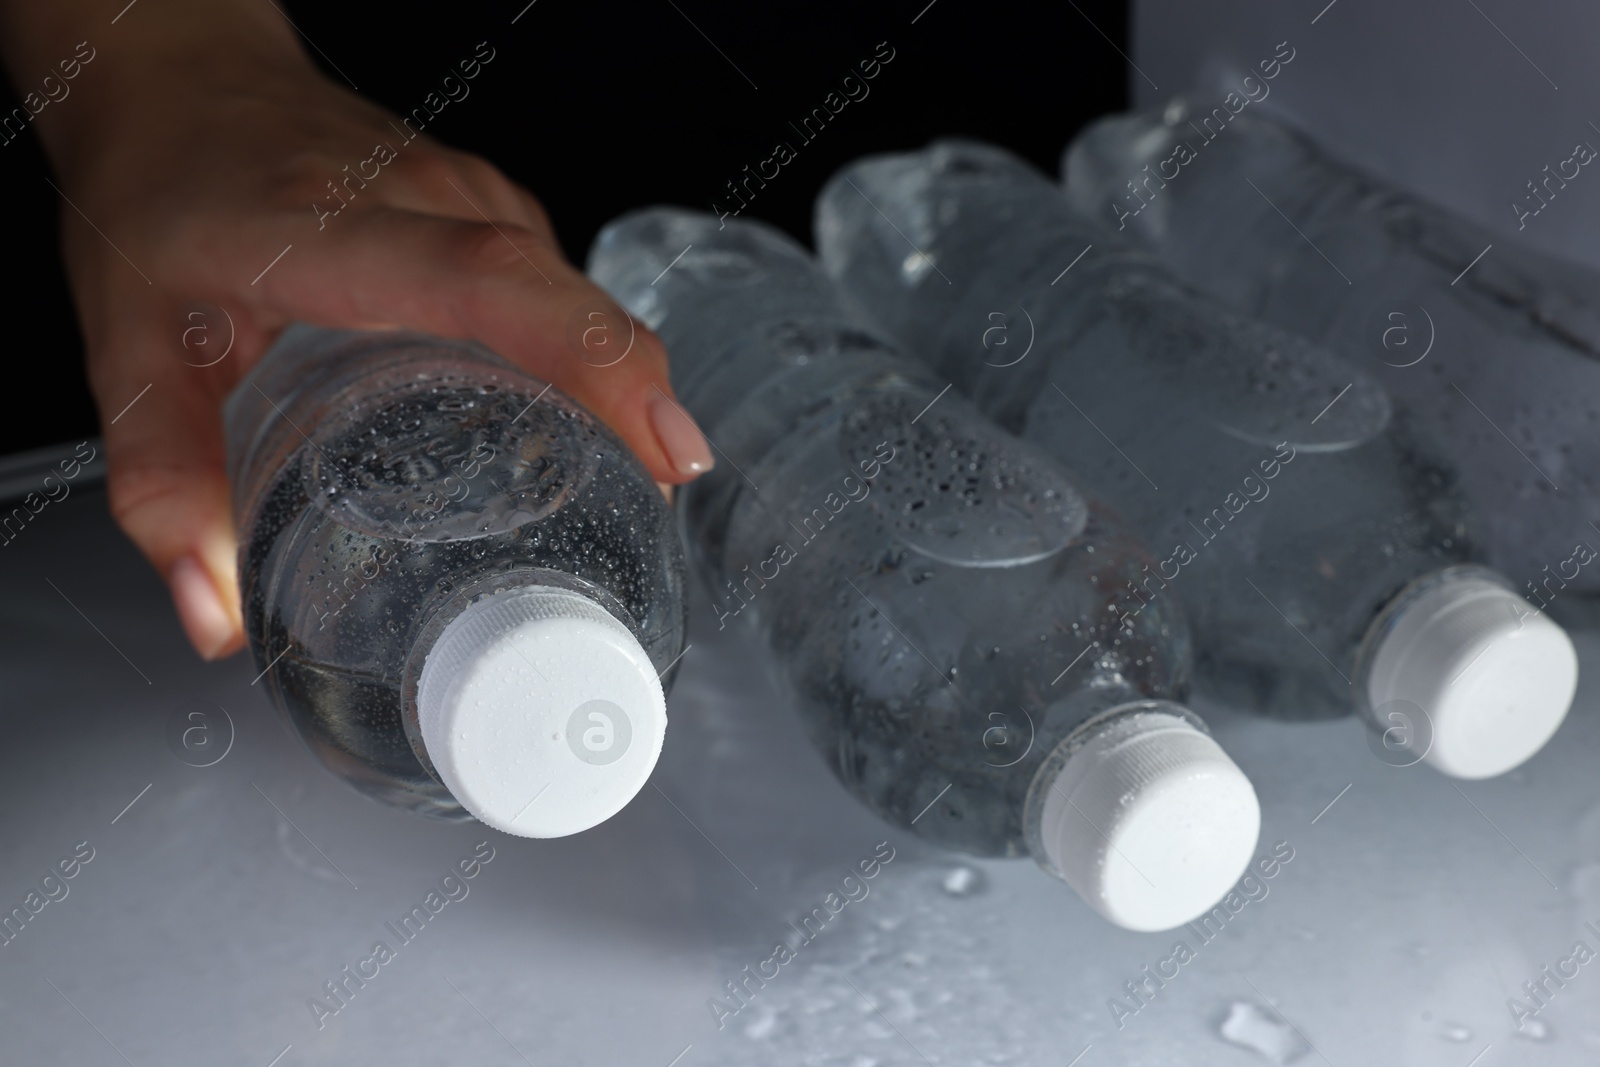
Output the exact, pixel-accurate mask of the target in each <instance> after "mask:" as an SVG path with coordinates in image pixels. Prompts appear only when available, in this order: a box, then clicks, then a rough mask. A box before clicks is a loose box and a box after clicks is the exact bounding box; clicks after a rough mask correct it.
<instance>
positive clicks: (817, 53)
mask: <svg viewBox="0 0 1600 1067" xmlns="http://www.w3.org/2000/svg"><path fill="white" fill-rule="evenodd" d="M526 5H527V0H510V2H506V3H500V2H497V3H492V4H481V5H479V4H466V3H458V4H453V5H452V4H438V3H431V4H422V3H416V2H392V0H388V2H384V3H375V2H353V0H352V2H346V3H340V4H329V3H321V4H316V3H310V2H306V0H302V2H298V3H280V6H281V7H283V8H284V10H286V11H287V12H288V13H289V15H290V17H292V18H293V20H294V22H295V24H296V25H297V26H298V27H299V29H300V30H301V32H302V34H303V36H304V37H305V38H307V39H308V40H309V41H311V42H313V43H314V46H315V47H309V48H308V51H310V53H311V54H312V56H313V57H314V58H316V59H317V60H318V61H319V62H320V63H322V65H323V67H324V69H325V70H327V71H328V73H329V74H330V76H331V77H334V78H341V74H340V73H339V72H342V74H343V79H341V80H347V81H348V82H353V83H354V84H355V85H356V86H357V87H358V89H359V91H360V92H361V93H363V94H364V95H366V96H368V97H370V98H371V99H374V100H376V101H378V102H380V103H382V104H384V105H385V106H387V107H389V108H391V109H392V110H395V111H400V112H407V111H410V110H411V109H412V108H413V107H416V106H418V105H420V104H421V103H422V98H423V97H424V96H425V95H426V94H427V93H429V92H430V91H433V90H435V89H436V88H437V87H438V83H439V81H440V79H442V78H443V77H444V76H445V75H446V74H449V73H451V72H452V71H453V70H454V68H455V64H456V63H457V61H458V60H460V59H464V58H467V57H469V56H470V55H472V53H473V51H474V49H475V48H476V46H477V45H478V42H480V41H487V42H488V44H489V46H490V47H492V48H494V49H495V52H496V55H495V58H494V60H493V61H492V62H491V63H490V64H489V65H488V66H487V67H485V68H484V70H483V72H482V73H481V74H480V75H479V76H478V78H477V79H475V80H474V81H473V82H471V83H470V85H471V87H472V91H471V93H470V95H469V96H468V97H467V98H465V99H464V100H461V101H459V102H453V103H451V104H450V105H449V106H447V107H446V108H445V109H444V110H443V112H442V113H441V114H440V115H439V117H438V119H437V120H435V121H434V122H433V123H431V124H430V125H429V127H428V132H429V133H430V134H432V135H433V136H435V137H437V138H439V139H441V140H443V141H445V142H446V143H448V144H451V145H454V146H456V147H458V148H463V149H468V150H471V151H474V152H477V153H479V154H481V155H483V156H485V157H487V158H488V159H490V160H491V161H493V162H494V163H495V164H497V165H498V166H499V167H500V168H501V169H502V170H504V171H505V172H506V173H507V174H509V175H510V176H511V177H512V178H513V179H515V180H517V181H520V182H522V183H523V184H524V185H526V186H528V187H529V188H530V189H532V190H533V191H534V193H535V194H536V195H537V196H538V197H539V198H540V200H541V201H543V203H544V205H545V207H546V209H547V210H548V211H549V213H550V215H551V217H552V219H553V221H554V223H555V226H556V230H557V232H558V234H559V235H560V238H561V241H562V244H563V245H564V246H565V248H566V251H567V254H568V256H570V257H571V258H573V259H574V260H576V261H580V262H581V259H582V256H583V254H584V252H585V250H586V249H587V247H588V244H589V241H590V240H591V239H592V238H593V236H594V234H595V232H596V231H597V230H598V229H599V228H600V226H602V225H603V224H604V223H605V222H606V221H607V220H608V219H610V218H611V217H613V216H615V215H617V214H619V213H621V212H623V211H625V210H627V209H629V208H632V207H637V206H640V205H643V204H650V203H659V202H673V203H681V204H686V205H689V206H692V207H700V208H703V209H706V210H710V208H711V202H712V200H713V199H714V198H715V199H718V200H719V201H723V202H728V201H727V197H726V194H725V192H724V189H725V183H726V182H728V181H729V180H731V179H735V178H738V177H740V176H741V173H742V168H743V167H744V166H745V165H746V164H749V165H750V167H751V168H752V170H753V169H754V167H755V166H756V164H757V163H758V162H760V161H761V160H763V159H766V158H767V157H769V156H770V155H771V154H772V149H773V146H774V145H775V144H776V143H777V142H778V141H780V140H787V141H788V142H789V143H790V144H791V145H792V146H794V148H795V149H796V150H797V151H798V157H797V158H796V159H794V160H793V161H792V162H790V163H789V164H788V165H786V166H784V167H783V168H782V170H781V171H780V172H779V174H778V176H777V177H776V178H774V179H771V180H769V181H768V183H767V186H766V188H764V189H762V190H760V191H759V193H758V194H757V196H756V197H755V198H754V199H753V200H752V201H751V202H750V206H749V209H748V211H747V212H746V214H747V215H750V216H754V217H758V218H762V219H765V220H767V221H769V222H773V223H776V224H777V225H779V226H781V227H782V228H784V229H785V230H788V231H789V232H790V233H792V234H794V235H795V236H797V237H800V238H801V239H802V240H805V241H806V242H807V243H809V242H810V213H811V200H812V197H813V196H815V194H816V192H817V190H818V188H820V186H821V184H822V182H823V180H824V179H825V178H826V177H827V176H828V175H829V174H831V173H832V172H833V171H834V170H835V169H836V168H837V167H839V166H840V165H842V164H843V163H845V162H847V161H848V160H850V159H853V158H855V157H856V156H859V155H862V154H864V153H867V152H875V151H889V150H896V149H904V148H912V147H917V146H920V145H922V144H924V143H926V142H927V141H929V140H930V139H932V138H934V137H937V136H941V135H946V134H962V135H967V136H973V137H980V138H983V139H986V140H990V141H995V142H998V143H1000V144H1003V145H1006V146H1007V147H1009V148H1011V149H1013V150H1015V151H1018V152H1020V153H1021V154H1023V155H1024V156H1026V157H1028V158H1029V159H1031V160H1033V161H1034V162H1035V163H1036V164H1038V165H1039V166H1041V167H1043V168H1045V169H1046V170H1047V171H1050V172H1052V173H1053V172H1054V170H1055V166H1056V156H1057V153H1058V152H1059V151H1060V149H1061V147H1062V146H1063V145H1064V144H1065V143H1066V141H1067V139H1068V137H1070V136H1071V134H1072V133H1073V131H1075V130H1076V129H1077V128H1078V127H1079V126H1081V125H1082V124H1083V123H1084V122H1086V121H1087V120H1089V119H1091V118H1093V117H1095V116H1096V115H1099V114H1102V113H1104V112H1106V111H1112V110H1117V109H1120V108H1123V107H1125V106H1126V100H1127V88H1126V86H1127V66H1126V64H1125V63H1124V61H1123V59H1122V56H1120V55H1119V54H1118V51H1119V50H1120V51H1122V52H1126V51H1127V43H1126V38H1127V22H1128V16H1127V8H1126V4H1124V3H1105V2H1096V0H1077V5H1076V6H1074V5H1073V3H1065V4H1061V3H1051V4H1031V3H1004V2H1002V3H994V2H985V3H976V2H974V0H935V2H934V3H933V4H932V5H931V6H930V5H928V3H927V0H894V2H892V3H882V4H874V5H871V6H870V7H868V6H867V5H864V4H861V3H859V2H856V3H845V2H810V3H796V2H793V0H767V2H764V3H749V2H744V3H731V2H727V0H638V2H628V3H618V2H616V0H612V2H609V3H600V2H595V0H587V2H585V0H536V2H535V3H533V4H532V5H531V6H526ZM519 12H520V13H521V14H520V17H518V16H519ZM130 17H131V16H130ZM513 18H516V20H517V21H516V22H515V24H514V25H513V24H512V19H513ZM913 19H915V20H916V21H915V22H914V23H913V21H912V20H913ZM691 20H692V22H691ZM697 27H698V29H697ZM1102 34H1103V35H1104V36H1102ZM708 37H709V39H710V42H715V43H714V45H713V44H712V43H709V42H708V40H707V38H708ZM1107 38H1109V40H1108V39H1107ZM884 41H886V42H888V46H889V47H890V48H893V49H894V58H893V60H892V61H891V62H890V63H889V64H887V65H886V66H884V67H883V68H882V69H881V70H880V72H879V74H878V76H877V77H876V78H874V79H873V80H872V81H870V82H868V83H867V85H868V88H869V89H870V92H869V94H868V95H867V96H866V97H865V98H864V99H862V100H859V101H855V102H852V103H850V104H849V105H847V106H846V107H845V108H844V109H843V110H842V111H841V112H840V113H839V114H838V115H837V116H835V117H834V118H833V119H832V120H831V121H830V122H829V123H828V125H827V127H826V128H825V129H824V130H823V132H822V133H821V134H820V135H817V136H816V138H815V139H814V140H813V141H811V142H810V143H807V144H802V143H801V142H800V138H799V137H798V136H797V135H796V134H795V133H794V132H793V131H792V130H791V129H790V127H789V123H790V122H791V121H793V122H795V123H796V124H797V125H798V123H799V120H800V119H801V117H802V116H804V115H806V114H807V113H809V112H810V110H811V109H812V108H814V107H818V106H821V104H822V100H823V97H824V96H826V95H827V94H828V93H829V92H830V91H832V90H835V89H837V87H838V83H839V80H840V79H841V78H842V77H844V75H846V74H848V73H854V72H855V68H856V64H857V62H858V61H859V60H863V59H868V58H870V57H872V55H873V53H874V51H875V50H876V49H877V46H878V44H879V42H884ZM719 49H720V53H719ZM319 52H320V53H321V54H320V55H319ZM330 63H331V64H333V65H336V67H337V71H335V70H334V69H332V67H330V65H329V64H330ZM736 66H737V69H735V68H736ZM741 71H742V73H741ZM857 91H858V93H859V90H857ZM5 95H6V96H8V97H12V96H13V95H14V94H13V93H12V90H11V87H10V86H9V84H8V85H7V86H6V90H5ZM16 103H17V102H16V100H15V99H14V98H13V99H9V100H6V101H5V103H4V109H5V110H7V111H9V110H10V108H11V107H14V106H16ZM48 173H49V171H48V170H47V168H46V164H45V161H44V157H43V154H42V153H41V151H40V149H39V144H38V140H37V138H36V137H35V136H34V134H33V133H31V132H29V133H28V134H26V135H25V136H24V137H23V138H21V139H19V140H17V141H15V142H13V143H11V144H10V145H7V146H5V147H4V148H3V149H0V196H3V199H0V202H3V203H5V204H7V205H10V206H11V208H12V211H11V212H10V213H9V219H8V222H9V226H8V232H7V236H8V246H9V247H8V251H9V252H10V253H11V260H12V262H14V263H26V264H28V265H29V266H28V269H27V271H26V272H25V273H23V274H21V275H20V276H13V283H12V286H11V287H10V288H9V295H8V302H9V303H10V304H11V309H10V310H11V314H10V315H8V316H7V319H8V321H9V323H11V324H12V325H13V327H14V328H18V327H20V329H18V330H17V332H13V334H12V344H13V345H16V346H19V347H21V348H31V349H32V351H31V352H29V353H28V354H29V356H30V357H31V358H30V359H29V360H28V361H27V364H26V365H27V366H28V367H29V368H30V376H29V379H28V380H27V381H26V382H21V381H17V380H15V379H13V382H12V388H13V389H14V390H16V391H17V392H15V393H13V396H14V397H15V396H17V395H18V394H20V395H21V396H22V397H23V401H24V402H18V403H13V404H10V405H7V406H8V408H9V409H10V410H9V413H8V417H7V418H5V419H3V420H0V455H3V454H6V453H11V452H16V451H20V450H22V449H26V448H32V447H37V446H41V445H45V444H50V443H53V442H57V441H63V440H66V439H68V438H71V439H73V440H80V439H82V438H83V437H84V436H87V435H90V434H93V433H96V432H98V431H97V425H98V420H97V418H96V415H95V411H94V407H93V404H92V402H91V401H90V398H89V393H88V387H87V385H86V384H85V381H84V377H83V369H82V353H83V350H82V339H81V337H80V335H79V332H78V327H77V323H76V321H75V318H74V315H73V310H72V303H71V298H70V296H69V294H68V291H67V287H66V280H65V277H64V275H63V273H62V267H61V259H60V253H59V251H58V250H57V247H56V227H57V225H58V220H59V208H60V204H59V201H58V200H57V198H56V196H55V193H54V192H53V191H52V190H51V188H50V186H49V185H48V184H47V183H46V181H45V176H46V175H47V174H48ZM23 312H25V314H24V313H23ZM22 355H23V352H22V351H18V350H16V349H14V350H13V353H12V365H13V366H14V367H15V366H19V365H22V362H21V357H22ZM31 368H41V369H40V370H39V371H37V372H33V371H32V370H31Z"/></svg>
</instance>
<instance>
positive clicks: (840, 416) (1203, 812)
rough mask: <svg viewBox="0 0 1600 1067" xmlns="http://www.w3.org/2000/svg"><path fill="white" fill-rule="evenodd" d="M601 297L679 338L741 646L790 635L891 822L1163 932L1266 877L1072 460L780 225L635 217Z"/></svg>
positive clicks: (704, 539)
mask: <svg viewBox="0 0 1600 1067" xmlns="http://www.w3.org/2000/svg"><path fill="white" fill-rule="evenodd" d="M589 269H590V272H591V274H592V275H593V276H594V277H595V279H596V280H597V281H598V282H599V283H600V284H601V285H603V286H605V287H606V288H607V289H609V290H610V291H611V292H612V294H613V295H615V296H616V297H617V298H618V299H619V300H620V301H621V302H622V303H623V305H624V306H625V307H627V308H628V309H630V310H631V312H632V313H633V314H634V315H637V316H638V317H639V319H640V320H642V321H643V322H645V323H646V324H647V325H648V326H650V327H651V328H652V329H654V330H656V331H657V332H659V333H660V335H661V337H662V339H663V340H664V341H665V342H666V344H667V346H668V349H669V351H671V352H672V358H673V364H672V366H673V375H674V385H675V387H676V389H677V392H678V394H679V396H681V397H682V398H683V402H684V404H685V405H686V406H687V408H688V410H689V412H690V413H691V414H692V415H693V416H694V418H695V420H696V421H697V422H698V423H699V424H700V425H701V426H702V427H704V428H705V429H706V431H707V434H708V436H709V437H710V439H711V440H713V441H714V442H715V443H716V446H717V448H718V449H719V451H720V455H721V457H722V458H723V459H725V460H726V462H719V463H718V464H717V467H716V469H715V470H714V471H713V472H712V473H711V474H709V475H707V476H705V477H703V478H701V479H700V480H699V481H697V482H695V483H694V484H693V485H691V486H688V487H686V491H685V492H684V494H683V497H682V499H681V501H680V504H679V506H680V508H682V509H683V514H684V520H685V526H686V529H687V539H688V541H689V545H690V554H691V557H692V558H693V559H694V560H696V561H697V565H698V569H699V570H700V571H701V572H702V573H703V574H704V575H705V576H706V577H707V578H708V581H709V584H710V586H711V587H712V591H713V596H714V599H715V601H716V607H715V614H716V618H717V622H718V625H719V626H726V625H729V624H730V623H737V624H742V625H750V626H753V627H755V629H756V630H757V631H759V633H760V634H761V635H763V636H764V638H765V640H766V642H767V644H768V645H769V646H770V648H771V650H772V653H773V655H772V661H773V663H774V664H775V665H776V666H777V667H778V668H779V670H780V671H781V677H782V679H783V683H784V686H785V688H786V689H789V690H791V691H793V692H794V693H795V695H796V698H797V701H798V703H799V705H800V708H801V711H802V715H803V719H804V722H805V725H806V727H807V729H808V731H809V733H810V736H811V738H812V740H813V742H814V743H815V745H816V747H817V749H818V750H819V751H820V752H821V753H822V754H823V756H824V758H825V759H826V760H827V761H828V763H829V765H830V766H831V767H832V769H833V771H834V773H835V774H836V775H837V776H838V777H839V779H840V780H841V781H842V782H843V783H844V785H845V786H846V787H847V788H848V789H849V790H850V791H851V792H852V793H854V794H855V795H856V796H857V797H858V798H860V799H861V800H862V801H864V802H865V803H866V804H867V805H868V806H869V807H871V808H872V809H873V810H874V811H876V812H877V813H878V814H879V815H881V816H882V817H883V818H885V819H887V820H888V821H890V822H891V823H894V824H896V825H898V826H901V827H903V828H905V829H907V830H910V831H912V832H914V833H916V834H918V835H919V836H921V837H923V838H926V839H927V840H929V841H933V842H936V843H938V844H940V845H944V846H947V847H950V848H955V849H960V850H963V851H966V852H969V853H974V854H978V855H987V856H1018V855H1025V854H1031V855H1032V856H1033V857H1035V858H1036V859H1037V860H1038V862H1039V863H1040V864H1041V865H1043V866H1044V867H1045V868H1046V869H1047V870H1050V871H1052V872H1054V873H1055V874H1057V875H1059V876H1060V877H1061V878H1063V879H1064V880H1065V881H1066V882H1067V883H1068V884H1069V885H1071V886H1072V888H1073V889H1075V890H1076V891H1077V892H1078V893H1079V894H1080V895H1081V896H1082V897H1083V899H1084V900H1085V901H1087V902H1088V903H1089V904H1090V906H1092V907H1093V908H1094V909H1095V910H1097V911H1099V912H1100V914H1102V915H1104V916H1105V917H1106V918H1108V919H1110V920H1111V921H1112V922H1115V923H1118V924H1120V925H1122V926H1125V927H1130V928H1133V929H1140V930H1154V929H1165V928H1169V927H1172V926H1176V925H1178V924H1179V923H1182V922H1183V921H1185V920H1186V919H1188V918H1191V917H1193V916H1194V915H1196V914H1199V913H1201V912H1203V911H1204V910H1205V909H1206V908H1208V907H1210V906H1211V905H1212V904H1213V903H1215V901H1216V900H1217V898H1218V897H1220V896H1221V895H1222V894H1223V893H1224V892H1226V890H1227V888H1228V887H1229V886H1230V885H1231V884H1232V883H1233V882H1234V880H1235V879H1237V878H1238V876H1239V874H1240V872H1241V871H1242V870H1243V869H1244V867H1245V866H1246V864H1247V863H1248V862H1249V859H1250V853H1251V851H1252V849H1253V848H1254V846H1255V841H1256V837H1257V833H1258V831H1259V827H1260V811H1259V808H1258V805H1257V802H1256V797H1255V792H1254V790H1253V789H1252V788H1251V785H1250V783H1249V781H1248V780H1247V779H1246V778H1245V776H1244V775H1243V774H1242V773H1241V772H1240V770H1239V769H1238V767H1237V766H1235V765H1234V763H1233V762H1232V760H1230V759H1229V758H1228V756H1227V755H1226V754H1225V753H1224V752H1223V750H1222V749H1221V748H1220V747H1219V746H1218V745H1217V744H1216V742H1215V741H1214V740H1212V738H1211V737H1210V736H1209V734H1208V733H1207V731H1206V729H1205V727H1204V725H1203V724H1202V723H1201V721H1200V720H1199V719H1198V718H1197V717H1196V716H1195V715H1194V714H1193V713H1192V712H1190V711H1189V710H1187V709H1186V708H1184V707H1183V706H1182V705H1181V704H1179V703H1177V701H1179V700H1181V699H1182V697H1183V696H1184V694H1185V692H1186V690H1187V684H1188V674H1189V662H1190V657H1189V639H1188V634H1187V631H1186V629H1185V625H1184V622H1183V617H1182V613H1181V611H1180V609H1178V608H1177V606H1176V604H1175V603H1173V602H1171V601H1168V602H1165V603H1162V604H1159V605H1154V606H1152V607H1151V608H1150V609H1149V610H1146V611H1144V612H1141V613H1136V614H1133V615H1129V614H1128V613H1126V612H1124V611H1122V610H1121V609H1120V605H1121V604H1122V603H1123V601H1125V600H1126V599H1127V596H1128V594H1127V589H1128V587H1129V586H1130V584H1131V583H1133V582H1136V581H1139V580H1142V577H1143V575H1144V574H1145V572H1146V570H1147V569H1148V568H1149V567H1150V566H1151V565H1152V564H1153V562H1154V561H1153V560H1152V559H1151V558H1150V557H1149V556H1148V555H1147V554H1146V553H1145V552H1144V551H1143V550H1142V549H1141V548H1140V547H1139V546H1138V545H1137V543H1136V542H1135V541H1134V539H1133V536H1132V534H1131V533H1130V531H1129V530H1128V529H1127V528H1126V527H1125V526H1124V524H1123V523H1122V522H1121V520H1119V519H1118V518H1116V517H1115V516H1113V515H1112V514H1111V513H1109V512H1107V511H1106V510H1105V509H1104V508H1102V507H1101V506H1100V505H1099V504H1098V503H1096V502H1094V501H1092V500H1090V499H1088V498H1087V497H1085V496H1084V495H1083V494H1082V493H1081V492H1080V491H1079V489H1078V488H1077V486H1076V485H1074V483H1073V482H1072V481H1071V480H1070V479H1069V478H1068V477H1067V476H1066V475H1064V474H1063V473H1062V472H1061V471H1060V470H1059V469H1058V468H1057V467H1056V466H1055V464H1054V463H1053V462H1052V461H1051V460H1049V459H1048V458H1047V457H1045V456H1043V455H1042V454H1041V453H1039V452H1038V451H1036V450H1035V449H1033V448H1031V447H1029V446H1027V445H1026V444H1024V443H1022V442H1021V441H1018V440H1016V439H1015V438H1013V437H1011V436H1009V435H1007V434H1005V433H1004V432H1002V431H1000V430H998V429H997V428H995V427H994V426H993V425H992V424H990V423H989V422H988V421H987V420H985V419H983V418H982V417H981V416H980V415H978V413H977V412H975V411H974V410H973V409H972V408H971V407H969V406H968V405H967V404H966V403H965V402H964V401H962V400H961V399H960V398H959V397H957V396H955V395H954V394H949V395H946V394H943V393H942V391H941V389H940V387H939V385H938V384H937V383H934V382H933V381H932V380H931V379H930V378H929V377H928V375H927V373H926V371H925V370H923V369H922V368H921V367H919V366H918V365H917V364H915V363H914V362H910V361H907V360H906V359H905V358H904V357H902V356H901V355H899V354H898V353H897V352H896V351H895V350H894V349H892V348H891V347H890V346H889V345H888V344H887V343H886V342H885V341H883V340H881V339H880V337H879V336H878V335H876V334H874V333H872V332H871V331H870V330H868V329H867V328H865V327H864V325H863V323H862V322H861V321H859V320H858V319H857V317H856V316H855V314H854V313H852V312H849V311H847V310H846V308H845V307H843V306H842V305H841V301H840V297H839V294H838V293H837V292H836V291H835V290H834V289H833V287H832V285H831V284H830V283H829V281H828V280H827V278H826V277H825V276H824V275H823V274H822V272H821V269H820V268H819V267H818V266H817V265H816V263H815V262H814V261H813V260H812V259H811V258H810V257H809V256H808V255H807V254H806V253H805V252H804V250H802V249H801V248H800V247H799V246H797V245H796V244H794V242H792V241H790V240H789V239H788V238H787V237H784V236H783V235H781V234H779V233H778V232H776V231H775V230H772V229H770V228H768V227H766V226H763V225H760V224H757V223H752V222H744V221H727V222H725V223H723V224H719V222H718V220H717V219H716V218H715V217H713V216H711V215H706V214H700V213H695V212H688V211H681V210H670V209H656V210H650V211H643V212H639V213H635V214H630V215H626V216H624V217H622V218H621V219H619V220H617V221H614V222H612V223H611V224H610V225H609V226H607V227H606V228H605V229H604V230H603V231H602V232H601V234H600V237H599V238H598V240H597V242H596V244H595V247H594V249H593V251H592V253H591V255H590V261H589Z"/></svg>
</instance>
